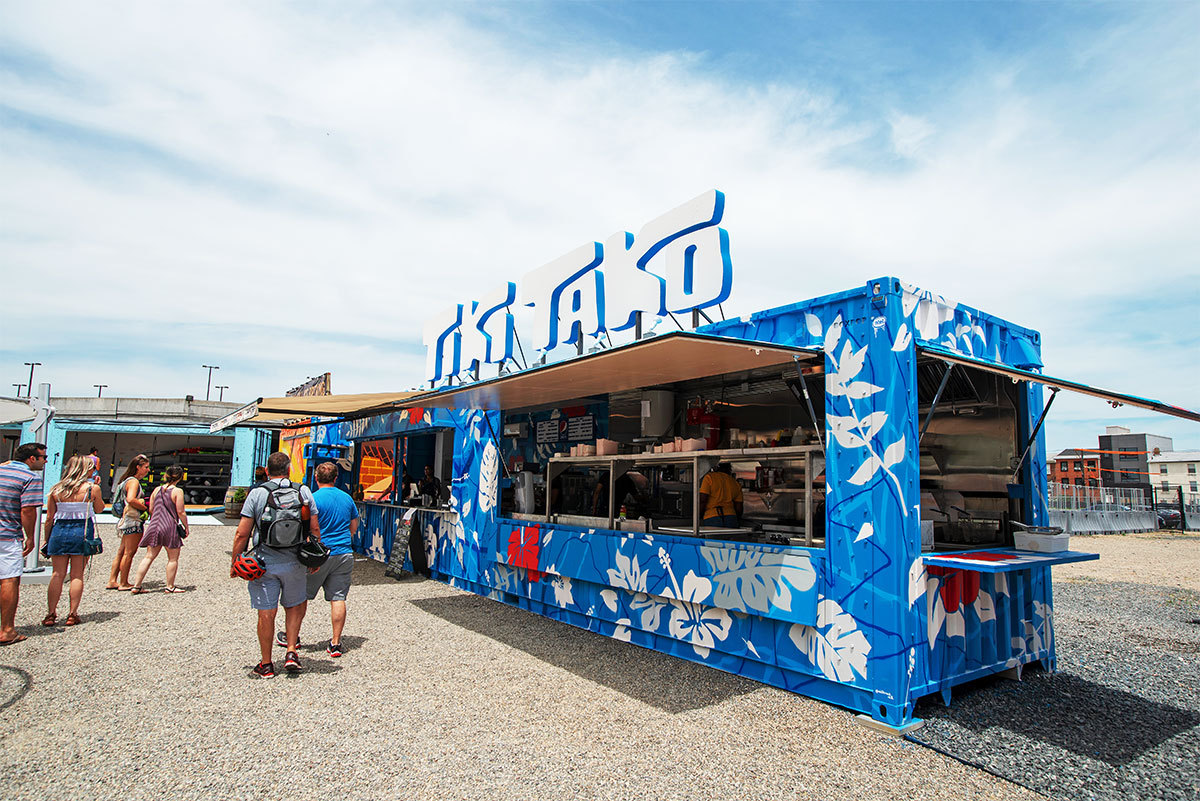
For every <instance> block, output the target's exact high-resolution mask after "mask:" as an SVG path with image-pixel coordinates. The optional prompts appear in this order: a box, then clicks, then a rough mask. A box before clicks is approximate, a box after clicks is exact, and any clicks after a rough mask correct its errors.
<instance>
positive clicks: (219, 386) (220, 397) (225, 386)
mask: <svg viewBox="0 0 1200 801" xmlns="http://www.w3.org/2000/svg"><path fill="white" fill-rule="evenodd" d="M217 389H219V390H221V394H220V395H218V396H217V400H218V401H223V400H225V390H227V389H229V385H228V384H217Z"/></svg>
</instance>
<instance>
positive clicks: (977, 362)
mask: <svg viewBox="0 0 1200 801" xmlns="http://www.w3.org/2000/svg"><path fill="white" fill-rule="evenodd" d="M917 352H918V353H923V354H925V355H926V356H932V357H934V358H935V359H941V360H942V361H944V362H949V363H951V364H961V365H964V366H966V367H974V368H976V369H979V370H985V371H987V372H989V373H997V374H999V375H1004V376H1008V377H1009V378H1011V379H1013V380H1014V381H1030V382H1033V383H1035V384H1044V385H1046V386H1048V387H1055V388H1057V389H1066V390H1070V391H1071V392H1078V393H1081V394H1083V395H1091V396H1092V397H1093V398H1100V399H1102V400H1106V401H1108V402H1109V403H1112V404H1114V405H1116V404H1128V405H1130V406H1138V407H1140V408H1142V409H1149V410H1150V411H1153V412H1161V413H1162V414H1169V415H1171V416H1173V417H1182V418H1183V419H1184V420H1193V421H1195V422H1200V412H1193V411H1192V410H1191V409H1184V408H1183V407H1181V406H1173V405H1171V404H1169V403H1163V402H1162V401H1158V400H1153V399H1151V398H1141V397H1138V396H1137V395H1127V394H1125V393H1123V392H1113V391H1112V390H1108V389H1100V388H1098V387H1092V386H1088V385H1087V384H1081V383H1079V382H1078V381H1067V380H1065V379H1062V378H1055V377H1054V376H1049V375H1042V374H1041V373H1034V372H1032V371H1030V370H1022V369H1020V368H1017V367H1008V366H1007V365H1003V364H996V363H994V362H988V361H984V360H983V359H975V358H972V357H970V356H962V355H960V354H958V353H954V352H953V351H948V350H945V349H943V348H939V347H934V346H931V345H922V346H920V347H918V348H917Z"/></svg>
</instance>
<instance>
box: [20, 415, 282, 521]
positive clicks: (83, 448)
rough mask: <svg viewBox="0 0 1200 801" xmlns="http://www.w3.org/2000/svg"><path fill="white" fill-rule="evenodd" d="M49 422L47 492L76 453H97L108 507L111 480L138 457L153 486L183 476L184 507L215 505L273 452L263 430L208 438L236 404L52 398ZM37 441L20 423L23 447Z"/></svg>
mask: <svg viewBox="0 0 1200 801" xmlns="http://www.w3.org/2000/svg"><path fill="white" fill-rule="evenodd" d="M50 405H51V406H53V407H54V416H53V417H52V418H51V420H50V422H49V423H48V424H47V425H46V432H45V434H44V435H43V436H44V437H45V440H44V441H45V443H46V450H47V455H48V457H49V458H48V460H47V462H46V474H45V481H44V484H45V488H46V491H47V492H48V491H49V490H50V488H51V487H52V486H53V485H54V483H55V482H56V481H58V479H59V478H60V477H61V475H62V470H63V465H64V464H65V463H66V460H67V459H68V458H70V457H71V456H72V455H73V454H77V453H78V454H87V453H88V452H89V451H90V450H91V449H92V448H96V449H97V455H98V456H99V458H100V473H101V480H100V484H101V488H102V491H103V494H104V498H105V499H106V500H109V499H110V497H111V493H112V484H113V481H114V480H115V479H117V478H119V477H120V475H121V473H122V472H124V469H125V467H126V466H128V464H129V462H130V460H132V459H133V457H134V456H136V455H138V454H139V453H144V454H146V455H147V456H149V457H150V465H151V472H150V476H149V477H148V482H149V484H150V485H153V484H155V483H158V479H159V476H160V475H161V472H162V471H163V470H165V469H166V468H167V467H170V466H171V465H173V464H179V465H182V466H183V468H184V469H185V470H186V476H185V479H184V482H183V486H184V489H185V491H186V493H187V498H186V500H187V503H189V504H199V505H218V504H221V503H222V502H223V501H224V498H225V491H226V490H227V489H228V488H229V487H230V486H231V485H232V486H238V485H242V486H244V485H247V484H249V483H250V480H251V478H252V476H253V475H254V466H255V465H256V464H265V463H266V457H267V455H268V454H269V453H270V452H271V447H272V444H273V443H272V438H271V433H270V432H268V431H256V430H254V429H237V430H235V431H233V432H228V431H227V432H222V433H220V434H213V433H211V432H210V431H209V425H210V424H211V423H212V422H213V421H214V420H216V419H217V418H220V417H222V416H223V415H225V414H227V413H228V412H230V411H232V410H234V409H237V408H239V407H240V404H237V403H222V402H219V401H197V400H195V399H194V398H192V396H190V395H188V396H186V397H183V398H117V397H108V398H77V397H51V398H50ZM33 439H34V431H33V430H32V429H31V428H30V423H26V424H24V426H23V427H22V430H21V434H20V440H21V441H22V442H29V441H31V440H33Z"/></svg>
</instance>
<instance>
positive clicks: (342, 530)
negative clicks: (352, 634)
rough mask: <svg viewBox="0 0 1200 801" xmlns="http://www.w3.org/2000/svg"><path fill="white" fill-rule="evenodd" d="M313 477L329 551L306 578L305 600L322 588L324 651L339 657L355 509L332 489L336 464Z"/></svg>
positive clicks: (351, 562) (350, 500) (347, 498)
mask: <svg viewBox="0 0 1200 801" xmlns="http://www.w3.org/2000/svg"><path fill="white" fill-rule="evenodd" d="M313 475H314V476H315V477H316V479H317V491H316V492H314V493H313V498H314V499H315V500H316V502H317V519H318V521H319V522H320V524H321V542H322V543H324V545H325V547H327V548H329V558H328V559H327V560H325V564H323V565H321V567H320V568H319V569H318V570H317V572H316V573H312V574H310V575H309V577H308V600H310V601H311V600H313V599H314V598H316V597H317V591H318V590H320V589H322V588H324V590H325V600H326V601H329V615H330V618H331V622H332V624H333V636H332V638H331V639H330V640H329V645H328V646H326V648H325V651H326V653H328V654H329V655H330V656H332V657H339V656H341V655H342V628H343V627H345V625H346V596H347V595H348V594H349V593H350V574H351V571H352V570H353V569H354V551H353V549H352V548H351V547H350V542H351V538H352V537H353V536H354V534H355V533H356V532H357V531H358V506H356V505H355V503H354V499H353V498H351V497H350V496H349V495H348V494H346V493H345V492H342V491H341V490H340V489H338V488H337V487H335V486H334V484H335V483H336V482H337V475H338V468H337V465H336V464H334V463H333V462H324V463H322V464H319V465H317V469H316V470H315V471H314V473H313Z"/></svg>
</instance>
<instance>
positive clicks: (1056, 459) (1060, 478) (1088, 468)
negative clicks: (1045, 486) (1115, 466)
mask: <svg viewBox="0 0 1200 801" xmlns="http://www.w3.org/2000/svg"><path fill="white" fill-rule="evenodd" d="M1048 477H1049V480H1050V483H1051V484H1073V485H1075V486H1077V487H1096V486H1099V485H1100V457H1099V455H1098V454H1096V453H1095V452H1093V451H1084V450H1080V449H1077V448H1068V449H1067V450H1064V451H1059V452H1058V455H1057V456H1053V457H1051V458H1050V465H1049V473H1048Z"/></svg>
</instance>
